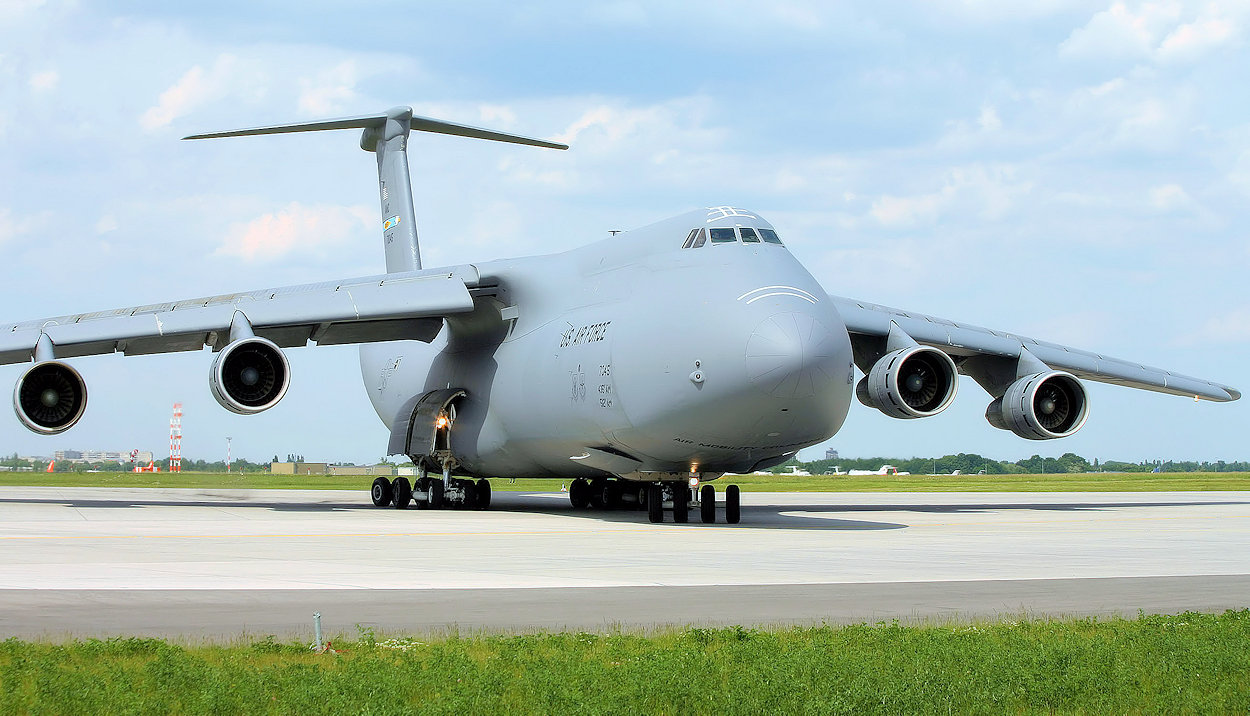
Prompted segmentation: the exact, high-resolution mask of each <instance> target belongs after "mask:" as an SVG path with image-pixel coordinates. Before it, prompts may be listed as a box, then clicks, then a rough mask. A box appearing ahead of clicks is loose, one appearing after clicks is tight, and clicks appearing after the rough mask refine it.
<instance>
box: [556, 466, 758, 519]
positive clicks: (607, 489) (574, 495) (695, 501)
mask: <svg viewBox="0 0 1250 716" xmlns="http://www.w3.org/2000/svg"><path fill="white" fill-rule="evenodd" d="M569 502H571V503H572V505H573V508H574V509H577V510H584V509H587V508H590V507H593V508H595V509H597V510H620V509H625V510H631V509H632V510H646V511H647V519H649V520H650V521H652V522H663V521H664V511H665V510H671V511H672V513H673V521H674V522H677V523H683V522H688V521H689V520H690V509H691V508H692V507H695V508H697V509H698V510H699V519H700V520H701V521H702V522H703V523H705V524H711V523H713V522H715V521H716V488H715V487H713V486H711V485H703V486H702V487H701V488H700V489H699V491H698V492H697V493H696V492H695V491H694V490H692V489H691V488H690V483H689V482H687V481H686V480H681V481H661V482H636V481H633V480H616V479H611V478H606V477H604V478H595V479H593V480H589V481H587V480H585V479H582V478H580V477H579V478H578V479H576V480H574V481H573V482H572V484H570V485H569ZM724 504H725V522H727V523H729V524H731V525H732V524H737V523H738V522H739V520H741V519H742V509H741V499H740V493H739V490H738V486H737V485H729V486H728V487H726V488H725V503H724Z"/></svg>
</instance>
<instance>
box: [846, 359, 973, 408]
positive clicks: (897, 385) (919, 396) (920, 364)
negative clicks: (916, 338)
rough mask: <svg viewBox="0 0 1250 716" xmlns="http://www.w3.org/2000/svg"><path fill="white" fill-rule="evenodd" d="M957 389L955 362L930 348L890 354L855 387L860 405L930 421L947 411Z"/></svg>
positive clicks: (874, 366)
mask: <svg viewBox="0 0 1250 716" xmlns="http://www.w3.org/2000/svg"><path fill="white" fill-rule="evenodd" d="M957 389H958V382H957V373H956V371H955V361H953V360H951V357H950V356H948V355H946V353H945V352H943V351H941V350H938V349H937V348H932V347H929V346H912V347H911V348H901V349H899V350H896V351H894V352H892V353H887V354H885V355H884V356H882V357H881V359H880V360H878V361H877V362H876V363H874V364H873V366H872V369H871V370H870V371H869V372H868V375H866V376H864V378H863V380H861V381H859V385H857V386H856V387H855V395H856V397H858V398H859V402H861V403H863V404H864V405H867V406H868V407H870V408H876V409H877V410H880V411H881V412H883V413H885V414H886V415H888V416H890V417H891V418H927V417H929V416H932V415H937V414H938V413H940V412H942V411H943V410H945V409H946V407H947V406H948V405H950V404H951V401H952V400H954V398H955V391H956V390H957Z"/></svg>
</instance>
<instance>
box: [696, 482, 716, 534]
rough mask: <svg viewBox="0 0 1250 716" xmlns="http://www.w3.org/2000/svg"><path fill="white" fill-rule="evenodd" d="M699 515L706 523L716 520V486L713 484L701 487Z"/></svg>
mask: <svg viewBox="0 0 1250 716" xmlns="http://www.w3.org/2000/svg"><path fill="white" fill-rule="evenodd" d="M699 517H700V518H702V520H703V524H705V525H710V524H712V523H713V522H715V521H716V488H715V487H712V486H711V485H704V486H703V487H701V488H699Z"/></svg>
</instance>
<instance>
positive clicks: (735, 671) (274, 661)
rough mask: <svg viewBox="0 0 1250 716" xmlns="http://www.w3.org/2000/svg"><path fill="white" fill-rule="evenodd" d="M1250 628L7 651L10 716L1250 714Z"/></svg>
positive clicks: (1132, 625) (1016, 626)
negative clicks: (316, 648) (319, 649)
mask: <svg viewBox="0 0 1250 716" xmlns="http://www.w3.org/2000/svg"><path fill="white" fill-rule="evenodd" d="M1248 640H1250V610H1243V611H1229V612H1225V613H1224V614H1220V615H1211V614H1197V613H1185V614H1180V615H1177V616H1142V617H1139V618H1137V619H1108V620H1096V619H1079V620H1033V619H1026V620H1023V621H1017V622H1003V623H990V624H973V625H954V626H927V627H907V626H900V625H898V624H897V623H892V624H884V623H883V624H877V625H858V626H848V627H832V626H820V627H811V628H800V627H794V628H786V629H779V630H754V629H744V628H742V627H731V628H726V629H704V628H689V629H686V630H683V631H670V632H661V633H657V634H654V635H639V634H627V633H620V634H609V635H597V634H586V633H556V634H535V635H525V636H470V637H463V636H454V635H453V636H450V637H442V638H437V639H422V640H417V639H411V638H406V639H391V640H387V641H377V640H375V639H373V638H372V637H371V636H370V635H369V634H368V633H363V634H362V638H359V639H357V640H356V641H354V642H351V643H346V644H338V643H337V642H336V648H338V649H339V650H340V651H339V653H336V654H319V655H318V654H313V653H311V652H310V651H309V649H308V647H307V646H305V645H302V644H282V643H277V642H275V641H273V640H272V639H266V640H262V641H258V642H253V643H247V644H236V645H234V646H182V645H177V644H171V643H168V642H165V641H161V640H154V639H109V640H105V641H100V640H88V641H74V642H69V643H63V644H51V643H31V642H25V641H20V640H17V639H9V640H7V641H4V642H0V714H10V713H13V714H17V713H22V714H25V713H30V714H44V713H51V714H61V713H139V714H143V713H152V714H165V713H222V714H235V713H314V712H319V713H327V712H329V713H333V712H346V713H369V714H405V713H412V712H415V711H420V712H422V713H457V714H459V713H504V712H507V713H543V714H550V713H556V714H560V713H577V714H598V713H643V714H658V713H708V714H712V713H714V714H722V713H725V714H758V713H760V712H761V711H762V710H767V711H768V712H785V713H803V712H819V713H831V714H839V713H847V714H851V713H855V714H860V713H948V712H952V711H957V712H961V713H1003V712H1014V713H1053V712H1091V713H1139V712H1148V713H1247V712H1250V650H1247V649H1246V648H1245V645H1246V644H1247V643H1248Z"/></svg>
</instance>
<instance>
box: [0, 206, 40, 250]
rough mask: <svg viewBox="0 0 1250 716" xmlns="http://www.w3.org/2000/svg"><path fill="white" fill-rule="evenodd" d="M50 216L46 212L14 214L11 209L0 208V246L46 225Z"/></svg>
mask: <svg viewBox="0 0 1250 716" xmlns="http://www.w3.org/2000/svg"><path fill="white" fill-rule="evenodd" d="M50 217H51V215H50V214H48V213H47V212H41V213H38V214H34V215H28V216H16V215H14V213H13V211H12V209H9V208H8V207H4V208H0V246H2V245H4V244H6V243H8V242H10V241H12V240H14V239H17V238H19V237H22V236H27V235H30V234H32V233H34V232H36V231H38V230H40V229H42V228H44V227H46V226H47V223H48V220H49V218H50Z"/></svg>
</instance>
